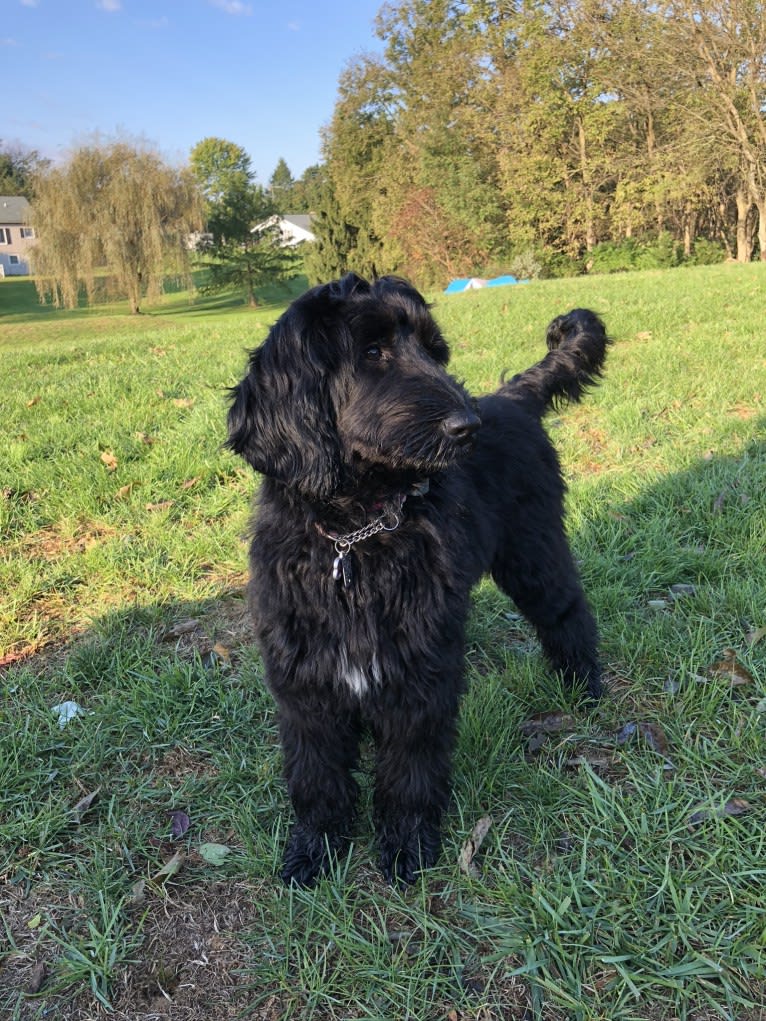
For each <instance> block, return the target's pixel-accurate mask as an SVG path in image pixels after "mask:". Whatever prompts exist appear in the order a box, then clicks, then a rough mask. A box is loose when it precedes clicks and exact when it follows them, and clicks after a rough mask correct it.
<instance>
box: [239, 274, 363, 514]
mask: <svg viewBox="0 0 766 1021" xmlns="http://www.w3.org/2000/svg"><path fill="white" fill-rule="evenodd" d="M352 276H353V275H352V274H349V275H348V276H347V277H344V278H343V279H342V280H340V281H336V282H335V283H333V284H326V285H324V286H322V287H317V288H314V289H313V290H312V291H309V292H307V293H306V294H305V295H303V297H301V298H299V299H298V300H297V301H296V302H294V303H293V304H292V305H291V306H290V308H289V309H288V310H287V312H285V314H284V315H283V316H282V318H281V319H280V320H279V321H278V322H277V323H276V324H275V326H274V327H273V328H272V330H271V332H270V334H269V336H268V337H267V338H266V341H265V342H264V344H263V345H262V346H261V347H260V348H257V349H256V350H255V351H253V353H252V354H251V355H250V363H249V367H248V373H247V375H246V376H245V378H244V379H243V380H242V381H241V382H240V383H239V384H238V385H237V386H235V387H233V388H232V390H231V396H232V403H231V407H230V409H229V417H228V425H229V439H228V441H227V443H226V445H227V446H228V447H229V448H230V449H231V450H233V451H234V452H235V453H237V454H240V455H241V456H242V457H244V458H245V460H246V461H247V462H248V463H249V464H250V465H251V466H252V467H253V468H255V470H256V471H259V472H261V473H262V474H263V475H268V476H269V477H271V478H275V479H279V480H280V481H282V482H285V483H287V484H288V485H290V486H294V487H295V488H297V489H299V490H300V491H301V492H302V493H303V494H304V495H306V496H309V497H314V498H319V499H323V498H326V497H328V496H330V495H331V494H332V493H333V491H334V490H335V489H336V488H337V485H338V481H339V478H340V471H341V451H340V445H339V441H338V436H337V431H336V421H335V404H334V401H333V389H334V386H335V385H337V376H338V372H339V369H340V366H341V365H343V364H345V360H346V358H347V357H348V354H347V352H346V351H345V348H346V347H347V346H348V344H349V340H348V333H347V327H346V326H345V322H344V317H343V314H342V312H343V303H344V301H345V300H346V299H347V298H348V297H349V296H350V294H351V292H352V291H353V290H355V289H358V288H360V287H364V286H367V287H368V286H369V285H367V284H366V283H365V281H363V280H362V279H361V278H360V277H354V279H353V280H352V279H350V277H352Z"/></svg>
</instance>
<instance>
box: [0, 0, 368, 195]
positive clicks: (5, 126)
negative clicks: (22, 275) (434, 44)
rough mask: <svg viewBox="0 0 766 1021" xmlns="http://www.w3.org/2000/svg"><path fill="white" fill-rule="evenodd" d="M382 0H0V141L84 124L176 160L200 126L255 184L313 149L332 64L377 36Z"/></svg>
mask: <svg viewBox="0 0 766 1021" xmlns="http://www.w3.org/2000/svg"><path fill="white" fill-rule="evenodd" d="M381 5H382V0H348V2H345V3H344V2H341V0H329V2H325V0H283V2H281V3H280V2H272V0H268V2H265V0H0V60H1V61H2V68H3V82H4V90H3V91H4V99H3V110H2V115H0V139H2V142H3V143H4V144H8V143H21V144H22V145H24V146H26V147H29V148H32V149H37V150H38V151H39V152H40V153H41V154H43V155H45V156H48V157H51V158H53V159H59V158H61V157H62V156H65V155H66V152H67V151H68V150H70V149H71V148H72V147H73V146H74V145H76V144H77V142H78V141H82V140H84V139H86V138H87V137H88V136H89V135H92V133H93V132H95V131H97V132H100V133H101V134H102V135H106V136H113V135H115V134H116V133H118V132H119V133H122V134H127V135H129V136H132V137H135V136H141V137H144V138H146V139H148V140H149V141H151V142H153V143H155V144H156V145H157V146H158V147H159V149H160V150H161V152H162V153H163V154H164V155H165V157H166V158H167V159H168V160H171V161H173V162H183V161H185V160H186V158H187V157H188V154H189V150H190V149H191V148H192V146H193V145H194V144H195V143H196V142H199V141H200V140H201V139H203V138H206V137H207V136H209V135H216V136H218V137H220V138H226V139H229V140H230V141H232V142H236V143H237V144H238V145H241V146H242V147H243V148H244V149H246V150H247V152H248V153H249V154H250V156H251V158H252V162H253V168H254V170H255V171H256V173H257V175H258V180H259V181H260V183H261V184H265V183H266V182H267V181H268V178H269V176H270V175H271V173H272V171H273V170H274V168H275V166H276V164H277V161H278V160H279V158H280V156H282V157H284V158H285V160H287V165H288V166H289V167H290V170H291V171H292V172H293V176H295V177H299V176H300V175H301V174H302V173H303V171H304V170H305V169H306V167H307V166H310V165H311V164H312V163H316V162H318V161H319V159H320V138H319V131H320V128H321V127H322V125H323V124H326V123H327V122H328V121H329V119H330V117H331V116H332V110H333V106H334V103H335V96H336V90H337V82H338V76H339V74H340V72H341V71H342V69H343V67H344V66H345V64H346V63H347V62H348V60H349V59H350V58H352V57H353V56H355V55H357V54H359V53H362V52H371V51H372V52H375V51H379V50H380V49H381V46H382V44H381V43H380V41H379V40H378V39H377V37H376V36H375V34H374V26H373V21H374V18H375V15H376V14H377V12H378V10H379V8H380V7H381Z"/></svg>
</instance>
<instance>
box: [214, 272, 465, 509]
mask: <svg viewBox="0 0 766 1021" xmlns="http://www.w3.org/2000/svg"><path fill="white" fill-rule="evenodd" d="M448 360H449V349H448V347H447V344H446V342H445V340H444V338H443V336H442V334H441V332H440V330H439V328H438V326H437V325H436V322H435V321H434V319H433V317H432V316H431V314H430V312H429V310H428V306H427V304H426V302H425V301H424V300H423V298H422V297H421V295H420V294H419V293H418V292H417V291H416V290H415V288H414V287H412V286H411V285H410V284H408V283H407V282H406V281H404V280H400V279H398V278H396V277H381V278H380V279H379V280H376V281H375V282H374V283H372V284H370V283H368V282H367V281H366V280H363V279H362V278H361V277H359V276H357V275H356V274H353V273H349V274H347V275H346V276H344V277H343V278H342V279H341V280H338V281H334V282H333V283H331V284H325V285H322V286H320V287H315V288H313V289H312V290H310V291H308V292H307V293H306V294H304V295H302V296H301V297H300V298H298V299H297V300H296V301H295V302H293V304H292V305H291V306H290V308H289V309H288V310H287V311H286V312H285V314H284V315H283V316H282V317H281V319H279V321H278V322H277V323H276V324H275V325H274V327H273V328H272V330H271V332H270V333H269V335H268V337H267V338H266V341H265V342H264V343H263V344H262V346H261V347H259V348H257V349H256V350H255V351H253V353H252V354H251V356H250V362H249V368H248V373H247V375H246V376H245V378H244V379H243V380H242V381H241V382H240V383H239V384H238V385H237V386H235V387H234V388H233V389H232V404H231V408H230V410H229V423H228V424H229V439H228V443H227V445H228V446H229V447H230V448H231V449H232V450H234V451H235V452H236V453H238V454H241V455H242V456H243V457H244V458H245V459H246V460H247V461H248V462H249V463H250V464H251V465H252V467H253V468H255V469H256V470H257V471H259V472H261V473H263V474H264V475H267V476H270V477H272V478H275V479H279V480H280V481H282V482H285V483H287V484H288V485H290V486H292V487H294V488H296V489H298V490H299V491H300V492H301V493H302V494H303V495H305V496H308V497H310V498H314V499H319V500H323V499H327V498H329V497H331V496H332V495H333V494H334V493H335V492H336V491H337V490H338V488H339V486H340V485H341V484H342V482H343V481H344V480H345V479H346V477H347V476H353V475H355V474H358V473H359V472H360V471H364V470H365V469H369V468H371V467H374V468H375V469H376V470H377V471H378V472H383V473H385V472H386V471H388V472H390V473H391V474H392V475H393V474H395V473H402V472H416V473H421V474H425V475H427V474H430V473H433V472H434V471H437V470H439V469H440V468H443V467H445V466H446V465H447V464H449V463H451V462H452V461H454V460H455V459H456V457H457V456H459V453H460V452H461V451H462V450H464V449H465V448H466V447H467V446H468V445H469V443H470V439H471V436H472V434H473V432H474V431H475V429H476V428H477V427H478V425H479V420H478V418H477V416H476V414H475V412H474V410H473V406H472V402H471V400H470V398H469V396H468V395H467V393H466V392H465V390H464V389H463V387H462V386H460V384H458V383H457V382H456V381H455V380H454V379H453V378H452V377H451V376H450V375H449V374H448V373H447V372H446V369H445V366H446V364H447V362H448Z"/></svg>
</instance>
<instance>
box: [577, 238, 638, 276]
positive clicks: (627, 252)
mask: <svg viewBox="0 0 766 1021" xmlns="http://www.w3.org/2000/svg"><path fill="white" fill-rule="evenodd" d="M639 255H640V246H639V243H638V242H637V241H636V239H635V238H625V239H624V240H623V241H602V242H600V243H599V244H597V245H595V246H594V248H593V249H592V251H591V252H590V253H589V255H588V269H589V271H590V272H591V273H625V272H627V271H628V270H631V269H636V268H637V266H638V259H639Z"/></svg>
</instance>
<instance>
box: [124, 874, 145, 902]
mask: <svg viewBox="0 0 766 1021" xmlns="http://www.w3.org/2000/svg"><path fill="white" fill-rule="evenodd" d="M145 900H146V880H145V879H137V880H136V881H135V883H134V884H133V885H132V886H131V888H130V897H129V898H128V906H129V907H132V908H135V907H138V906H139V904H143V902H144V901H145Z"/></svg>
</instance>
